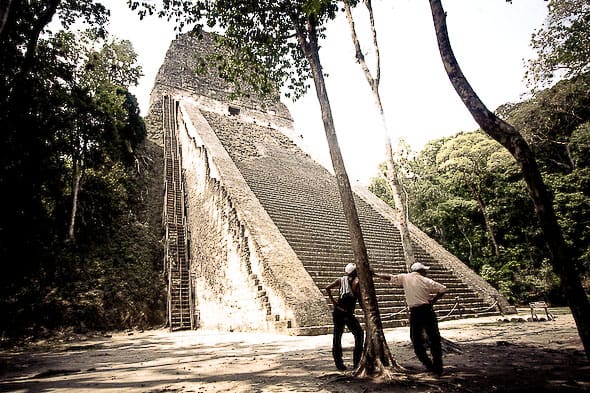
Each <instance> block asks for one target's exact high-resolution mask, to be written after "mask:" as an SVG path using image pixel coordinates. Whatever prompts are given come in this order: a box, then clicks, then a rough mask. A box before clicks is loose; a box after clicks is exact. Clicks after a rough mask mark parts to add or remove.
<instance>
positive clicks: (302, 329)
mask: <svg viewBox="0 0 590 393" xmlns="http://www.w3.org/2000/svg"><path fill="white" fill-rule="evenodd" d="M179 138H180V145H181V147H182V166H183V168H184V178H185V189H186V192H187V211H188V216H187V220H188V225H189V228H191V229H190V231H191V232H190V234H189V240H190V253H191V259H192V268H191V272H192V275H193V279H194V282H195V284H196V286H195V287H196V288H195V289H196V299H197V305H196V307H197V310H198V313H199V321H200V326H201V327H202V328H212V329H220V330H264V331H281V332H286V333H289V334H307V333H309V332H310V331H312V330H313V329H314V328H315V327H316V326H318V325H321V326H325V325H327V324H329V323H330V321H329V315H330V312H329V309H328V306H327V304H326V302H325V299H324V297H323V295H322V293H321V292H320V291H319V289H318V288H317V286H316V285H315V283H314V282H313V280H312V279H311V278H310V277H309V275H308V274H307V272H306V271H305V269H304V267H303V265H302V263H301V262H300V261H299V259H298V258H297V256H296V254H295V253H294V252H293V250H292V249H291V247H290V246H289V245H288V243H287V242H286V240H285V239H284V238H283V236H282V235H281V234H280V232H279V230H278V228H277V227H276V226H275V224H274V223H273V222H272V220H271V219H270V217H269V216H268V214H267V213H266V211H265V210H264V209H263V208H262V206H261V205H260V204H259V202H258V200H257V199H256V197H255V196H254V194H253V193H252V192H251V191H250V189H249V187H248V185H247V184H246V183H245V181H244V179H243V177H242V175H241V173H240V172H239V170H238V169H237V168H236V166H235V164H234V163H233V161H232V160H231V159H230V157H229V155H228V154H227V152H226V151H225V149H224V148H223V146H222V145H221V143H220V142H219V140H218V139H217V137H216V136H215V134H214V133H213V131H212V130H211V129H210V127H209V125H208V123H207V122H206V120H205V119H204V118H203V116H202V114H201V113H200V110H199V101H198V100H194V99H188V98H183V100H182V103H181V105H180V122H179ZM205 146H206V147H205ZM220 179H223V180H220ZM253 299H255V301H253Z"/></svg>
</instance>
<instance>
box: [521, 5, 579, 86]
mask: <svg viewBox="0 0 590 393" xmlns="http://www.w3.org/2000/svg"><path fill="white" fill-rule="evenodd" d="M531 46H532V47H533V49H535V50H536V51H537V57H536V58H534V59H533V60H531V61H530V62H529V67H528V68H529V69H528V71H527V73H526V77H527V79H528V81H529V84H530V85H531V86H533V87H546V86H548V85H550V84H551V83H552V82H553V81H554V80H559V79H561V78H571V77H573V76H576V75H580V74H582V73H586V72H588V71H590V4H589V3H588V1H587V0H552V1H551V2H549V15H548V18H547V21H546V22H545V24H544V25H543V27H541V28H540V29H539V30H538V31H536V32H535V34H533V36H532V38H531Z"/></svg>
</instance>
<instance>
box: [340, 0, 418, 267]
mask: <svg viewBox="0 0 590 393" xmlns="http://www.w3.org/2000/svg"><path fill="white" fill-rule="evenodd" d="M364 3H365V6H366V7H367V10H368V11H369V19H370V26H371V34H372V37H373V48H374V49H375V59H376V66H375V67H376V71H375V77H373V74H372V73H371V70H370V69H369V67H368V65H367V62H366V61H365V56H364V55H363V52H362V50H361V46H360V43H359V40H358V36H357V34H356V29H355V27H354V19H353V17H352V12H351V9H350V5H349V4H348V2H347V1H346V0H345V1H344V10H345V11H346V19H347V20H348V24H349V26H350V34H351V38H352V43H353V45H354V50H355V56H356V60H357V62H358V63H359V65H360V66H361V69H362V70H363V73H364V74H365V78H366V80H367V83H368V84H369V86H370V87H371V91H372V92H373V98H374V99H375V105H376V106H377V110H378V111H379V116H380V119H381V128H382V130H383V134H384V137H385V158H386V159H385V163H386V165H387V173H386V176H385V178H386V180H387V183H388V184H389V188H390V189H391V193H392V195H393V202H394V205H395V206H394V211H395V215H396V217H397V227H398V229H399V231H400V235H401V240H402V248H403V251H404V258H405V260H406V267H407V270H408V271H409V270H410V266H412V264H413V263H414V262H415V261H416V258H415V257H414V248H413V247H412V240H411V238H410V231H409V230H408V222H407V214H406V211H405V210H406V209H405V204H404V201H403V198H402V191H401V185H400V181H399V176H398V173H399V170H398V168H399V165H397V164H396V162H395V160H394V158H393V148H392V145H391V138H390V137H389V129H388V127H387V122H386V121H385V112H384V110H383V103H382V102H381V95H380V94H379V83H380V81H381V58H380V56H379V45H378V43H377V32H376V30H375V20H374V18H373V8H372V6H371V0H364Z"/></svg>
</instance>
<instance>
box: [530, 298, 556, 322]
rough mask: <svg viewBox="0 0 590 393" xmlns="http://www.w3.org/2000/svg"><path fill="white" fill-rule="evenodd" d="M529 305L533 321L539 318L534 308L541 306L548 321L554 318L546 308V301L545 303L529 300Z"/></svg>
mask: <svg viewBox="0 0 590 393" xmlns="http://www.w3.org/2000/svg"><path fill="white" fill-rule="evenodd" d="M529 307H530V308H531V318H532V319H533V321H538V320H539V317H538V316H537V314H536V313H535V309H536V308H537V309H540V308H542V309H543V310H545V316H546V317H547V320H548V321H553V320H555V317H554V316H553V314H551V313H550V312H549V310H548V306H547V303H545V302H531V303H529Z"/></svg>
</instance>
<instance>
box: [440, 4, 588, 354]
mask: <svg viewBox="0 0 590 393" xmlns="http://www.w3.org/2000/svg"><path fill="white" fill-rule="evenodd" d="M429 1H430V8H431V11H432V18H433V22H434V28H435V31H436V38H437V42H438V47H439V51H440V55H441V58H442V62H443V65H444V67H445V70H446V72H447V75H448V76H449V80H450V81H451V84H452V85H453V87H454V88H455V91H456V92H457V94H458V95H459V97H460V98H461V100H462V101H463V103H464V104H465V106H466V107H467V109H468V110H469V112H470V113H471V115H472V116H473V118H474V119H475V121H476V122H477V123H478V124H479V126H480V127H481V128H482V130H483V131H484V132H486V133H487V134H488V135H490V136H491V137H492V138H494V139H495V140H496V141H498V142H499V143H500V144H501V145H502V146H504V147H505V148H506V149H507V150H508V151H509V152H510V153H511V154H512V156H513V157H514V158H515V159H516V161H517V163H518V164H519V166H520V169H521V171H522V174H523V176H524V179H525V182H526V184H527V188H528V191H529V194H530V196H531V198H532V200H533V203H534V206H535V212H536V214H537V218H538V219H539V223H540V225H541V228H542V229H543V232H544V235H545V239H546V241H547V245H548V247H549V250H550V252H551V259H552V266H553V269H554V270H555V272H556V274H557V275H558V276H559V278H560V280H561V285H562V288H563V290H564V293H565V294H566V296H567V299H568V303H569V307H570V309H571V311H572V315H573V317H574V320H575V321H576V326H577V328H578V333H579V335H580V338H581V339H582V344H583V345H584V350H585V352H586V356H587V357H588V358H590V302H589V301H588V296H587V294H586V293H585V291H584V288H583V286H582V283H581V280H580V276H579V272H578V268H577V266H576V264H575V263H574V261H573V259H572V257H571V255H570V252H569V249H568V247H567V245H566V244H565V242H564V239H563V234H562V231H561V228H560V226H559V224H558V222H557V218H556V215H555V211H554V209H553V201H552V199H551V196H550V195H549V193H548V192H547V188H546V186H545V183H544V181H543V178H542V177H541V173H540V171H539V168H538V165H537V162H536V160H535V157H534V155H533V153H532V151H531V149H530V147H529V145H528V144H527V142H526V141H525V140H524V138H523V137H522V135H521V134H520V133H519V132H518V131H517V130H516V129H515V128H514V127H513V126H512V125H510V124H509V123H507V122H506V121H504V120H502V119H500V118H498V117H497V116H496V115H495V114H494V113H493V112H491V111H490V110H489V109H488V108H487V107H486V106H485V105H484V104H483V102H482V101H481V99H480V98H479V97H478V96H477V94H476V93H475V91H474V90H473V88H472V87H471V85H470V84H469V82H468V81H467V79H466V77H465V75H464V74H463V72H462V71H461V68H460V67H459V64H458V62H457V59H456V58H455V55H454V53H453V50H452V48H451V44H450V41H449V35H448V31H447V24H446V12H445V11H444V9H443V7H442V4H441V1H440V0H429Z"/></svg>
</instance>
